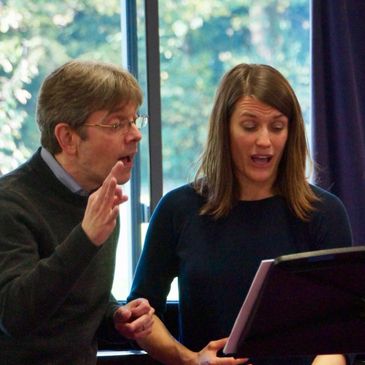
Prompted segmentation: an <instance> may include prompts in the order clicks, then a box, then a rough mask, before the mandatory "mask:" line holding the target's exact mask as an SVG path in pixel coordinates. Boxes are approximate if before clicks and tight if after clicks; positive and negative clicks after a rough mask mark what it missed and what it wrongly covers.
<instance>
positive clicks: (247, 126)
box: [242, 122, 256, 131]
mask: <svg viewBox="0 0 365 365" xmlns="http://www.w3.org/2000/svg"><path fill="white" fill-rule="evenodd" d="M242 127H243V129H244V130H246V131H252V130H254V129H255V128H256V124H255V123H253V122H245V123H243V124H242Z"/></svg>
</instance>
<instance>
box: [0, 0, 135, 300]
mask: <svg viewBox="0 0 365 365" xmlns="http://www.w3.org/2000/svg"><path fill="white" fill-rule="evenodd" d="M120 19H121V17H120V0H109V1H104V0H89V1H84V0H72V1H71V0H66V1H65V0H53V1H42V0H29V1H23V2H19V1H18V2H17V1H6V2H2V3H1V4H0V173H6V172H8V171H10V170H12V169H14V168H15V167H16V166H18V165H19V164H20V163H22V162H23V161H25V159H26V158H28V157H29V156H30V155H31V154H32V153H33V152H34V151H35V150H36V149H37V147H38V146H39V131H38V127H37V125H36V122H35V106H36V96H37V93H38V90H39V87H40V85H41V82H42V80H43V79H44V77H45V76H46V75H47V74H49V73H50V72H51V71H52V70H53V69H55V68H56V67H58V66H59V65H61V64H63V63H65V62H66V61H68V60H69V59H71V58H82V59H89V60H102V61H106V62H111V63H114V64H122V59H121V54H122V51H121V48H122V44H121V24H120V21H121V20H120ZM125 189H126V190H127V191H128V186H126V187H125ZM120 216H121V221H122V222H123V223H122V224H123V229H122V230H121V231H122V234H121V240H120V244H119V248H118V257H117V268H116V274H117V275H116V277H117V279H118V280H116V285H115V288H114V290H115V292H116V294H117V296H119V297H120V296H121V297H125V296H126V295H127V293H128V292H129V287H130V280H131V268H130V265H129V263H130V251H131V250H130V242H131V239H130V237H129V236H130V234H129V233H130V232H129V226H128V224H130V214H129V206H128V205H127V204H123V205H122V208H121V214H120Z"/></svg>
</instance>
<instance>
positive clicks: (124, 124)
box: [83, 115, 148, 134]
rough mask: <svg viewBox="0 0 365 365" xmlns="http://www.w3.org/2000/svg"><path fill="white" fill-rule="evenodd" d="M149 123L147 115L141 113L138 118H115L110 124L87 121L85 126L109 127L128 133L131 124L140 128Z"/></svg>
mask: <svg viewBox="0 0 365 365" xmlns="http://www.w3.org/2000/svg"><path fill="white" fill-rule="evenodd" d="M147 123H148V116H147V115H139V116H138V117H137V118H135V119H133V120H119V119H115V120H113V121H112V123H110V124H102V123H85V124H83V126H87V127H100V128H109V129H112V130H114V131H118V132H122V133H123V134H125V133H127V132H128V131H129V130H130V128H131V126H132V125H133V124H134V125H135V126H136V127H137V128H138V129H142V128H143V127H145V126H146V125H147Z"/></svg>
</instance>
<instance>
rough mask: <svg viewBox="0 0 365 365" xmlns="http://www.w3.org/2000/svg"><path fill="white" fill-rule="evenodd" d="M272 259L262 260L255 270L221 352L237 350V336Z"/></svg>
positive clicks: (228, 352) (231, 352)
mask: <svg viewBox="0 0 365 365" xmlns="http://www.w3.org/2000/svg"><path fill="white" fill-rule="evenodd" d="M273 262H274V260H273V259H270V260H262V261H261V263H260V266H259V268H258V269H257V272H256V274H255V277H254V279H253V281H252V284H251V286H250V289H249V291H248V293H247V296H246V298H245V300H244V302H243V304H242V307H241V309H240V312H239V314H238V316H237V318H236V321H235V323H234V325H233V328H232V331H231V334H230V336H229V339H228V341H227V343H226V345H225V347H224V349H223V352H224V353H225V354H234V353H236V351H237V343H238V341H239V338H240V336H241V333H242V331H243V329H244V327H245V326H246V324H247V320H248V318H249V315H250V313H251V311H252V308H253V306H254V304H255V302H256V299H257V296H258V295H259V293H260V289H261V287H262V285H263V283H264V281H265V278H266V276H267V273H268V271H269V269H270V267H271V266H272V264H273Z"/></svg>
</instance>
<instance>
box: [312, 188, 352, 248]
mask: <svg viewBox="0 0 365 365" xmlns="http://www.w3.org/2000/svg"><path fill="white" fill-rule="evenodd" d="M315 189H316V192H317V195H318V196H319V197H320V199H321V201H320V203H319V204H318V208H317V210H316V211H315V213H314V221H313V222H314V224H313V225H312V226H311V235H312V237H313V238H314V239H313V241H314V242H316V249H322V248H323V249H326V248H335V247H345V246H351V245H352V231H351V225H350V219H349V216H348V214H347V211H346V207H345V206H344V204H343V203H342V201H341V200H340V199H339V198H338V197H337V196H335V195H333V194H331V193H329V192H327V191H324V190H322V189H320V188H318V187H316V188H315Z"/></svg>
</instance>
